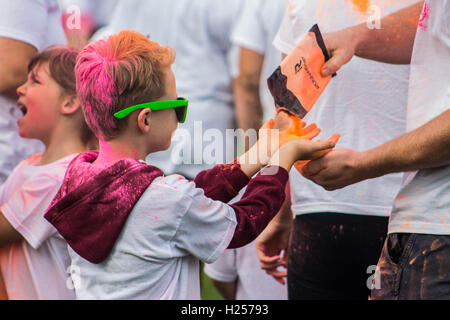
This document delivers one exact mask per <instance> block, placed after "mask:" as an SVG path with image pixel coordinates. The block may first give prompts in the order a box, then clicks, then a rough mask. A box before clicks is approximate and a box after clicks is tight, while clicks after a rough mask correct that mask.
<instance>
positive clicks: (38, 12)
mask: <svg viewBox="0 0 450 320" xmlns="http://www.w3.org/2000/svg"><path fill="white" fill-rule="evenodd" d="M47 24H48V11H47V2H46V0H14V1H11V0H0V37H5V38H11V39H14V40H18V41H22V42H25V43H28V44H30V45H32V46H34V47H35V48H36V49H37V50H38V51H40V50H42V49H44V46H45V40H46V36H47V30H48V25H47Z"/></svg>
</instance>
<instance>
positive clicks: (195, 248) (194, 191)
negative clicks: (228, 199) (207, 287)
mask: <svg viewBox="0 0 450 320" xmlns="http://www.w3.org/2000/svg"><path fill="white" fill-rule="evenodd" d="M176 188H177V192H179V193H181V195H182V198H181V199H182V200H181V201H182V202H183V206H182V207H183V208H184V210H185V212H184V213H183V216H182V217H181V219H180V223H179V225H178V227H177V229H176V232H175V235H174V237H173V239H172V240H171V242H170V246H171V250H172V251H173V255H174V256H179V255H182V254H183V253H189V254H192V255H194V256H195V257H197V258H198V259H200V260H201V261H203V262H205V263H212V262H214V261H215V260H217V258H218V257H219V256H220V255H221V254H222V253H223V251H224V250H225V249H226V248H227V247H228V245H229V243H230V241H231V239H232V238H233V235H234V230H235V228H236V215H235V213H234V210H233V208H231V207H230V206H229V205H227V204H225V203H223V202H220V201H214V200H212V199H210V198H207V197H206V196H205V194H204V192H203V190H202V189H199V188H196V187H195V184H194V183H192V182H188V181H187V180H184V181H181V182H180V183H179V184H178V185H177V186H176Z"/></svg>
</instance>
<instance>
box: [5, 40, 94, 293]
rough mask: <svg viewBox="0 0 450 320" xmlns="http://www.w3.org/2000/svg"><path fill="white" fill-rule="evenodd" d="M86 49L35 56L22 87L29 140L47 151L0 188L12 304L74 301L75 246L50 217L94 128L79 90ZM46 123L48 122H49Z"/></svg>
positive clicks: (23, 128) (23, 124) (21, 124)
mask: <svg viewBox="0 0 450 320" xmlns="http://www.w3.org/2000/svg"><path fill="white" fill-rule="evenodd" d="M77 54H78V51H76V50H73V49H67V48H50V49H46V50H44V51H43V52H42V53H40V54H38V55H37V56H35V57H34V58H33V59H32V61H31V63H30V67H29V68H30V73H29V76H28V80H27V82H26V83H25V84H23V85H22V86H20V87H19V88H18V89H17V93H18V95H19V100H18V107H16V108H18V109H19V111H21V112H22V114H23V116H22V117H21V118H20V119H19V120H18V122H17V123H18V128H19V134H20V136H21V137H23V138H27V139H38V140H40V141H42V143H44V145H45V146H46V148H45V151H44V152H43V153H42V154H36V155H34V156H32V157H30V158H28V159H27V160H24V161H22V162H21V163H20V164H19V165H18V166H17V167H16V168H15V169H14V171H13V172H12V174H11V175H10V176H9V177H8V179H7V180H6V182H5V183H4V184H3V185H2V186H1V187H0V269H1V272H2V276H3V280H4V284H5V287H6V292H7V295H8V298H9V299H14V300H35V299H39V300H44V299H74V298H75V292H74V290H73V287H71V281H70V275H69V273H68V271H69V270H68V267H69V265H70V257H69V252H68V250H67V243H66V242H65V241H64V239H63V238H62V237H61V236H60V235H59V234H58V232H57V231H56V229H55V228H54V227H53V226H52V225H51V224H50V223H48V222H47V221H46V220H45V219H44V213H45V211H46V209H47V208H48V206H49V205H50V203H51V201H52V199H53V197H54V196H55V195H56V193H57V192H58V189H59V188H60V186H61V183H62V181H63V179H64V175H65V173H66V169H67V167H68V165H69V163H70V162H71V161H72V160H73V158H74V157H75V155H76V154H78V153H80V152H82V151H84V150H85V149H86V148H85V146H86V144H87V143H88V142H89V137H90V130H89V129H88V128H87V125H86V124H85V122H84V117H83V114H82V111H81V107H80V103H79V101H78V99H77V95H76V89H75V71H74V66H75V61H76V57H77ZM43 119H45V121H42V120H43Z"/></svg>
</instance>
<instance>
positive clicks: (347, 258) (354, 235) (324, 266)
mask: <svg viewBox="0 0 450 320" xmlns="http://www.w3.org/2000/svg"><path fill="white" fill-rule="evenodd" d="M388 220H389V218H388V217H375V216H362V215H351V214H342V213H313V214H306V215H299V216H297V217H296V219H295V220H294V227H293V231H292V234H291V239H290V244H289V250H288V297H289V299H290V300H304V299H307V300H325V299H333V300H335V299H339V300H340V299H353V300H356V299H358V300H359V299H363V300H367V299H368V297H369V295H370V286H371V277H373V276H374V273H375V268H376V264H377V261H378V259H379V257H380V253H381V250H382V248H383V243H384V240H385V237H386V235H387V226H388Z"/></svg>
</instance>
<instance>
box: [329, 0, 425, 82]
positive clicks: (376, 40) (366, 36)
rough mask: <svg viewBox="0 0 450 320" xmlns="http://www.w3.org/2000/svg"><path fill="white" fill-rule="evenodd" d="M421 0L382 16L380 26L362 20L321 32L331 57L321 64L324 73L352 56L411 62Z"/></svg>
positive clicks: (388, 61) (341, 64)
mask: <svg viewBox="0 0 450 320" xmlns="http://www.w3.org/2000/svg"><path fill="white" fill-rule="evenodd" d="M422 8H423V1H419V2H417V3H416V4H414V5H411V6H409V7H407V8H405V9H402V10H399V11H397V12H394V13H393V14H391V15H389V16H387V17H385V18H383V19H381V28H380V29H369V28H368V27H367V24H365V23H363V24H360V25H357V26H354V27H351V28H347V29H344V30H341V31H337V32H333V33H329V34H326V35H324V40H325V44H326V46H327V49H328V51H329V52H330V55H331V59H330V60H329V61H328V62H327V63H326V64H325V65H324V67H323V69H322V73H323V75H324V76H328V75H330V74H333V73H335V72H336V71H337V70H339V68H341V67H342V66H343V65H344V64H346V63H347V62H349V61H350V60H351V58H352V57H353V56H354V55H357V56H359V57H361V58H366V59H371V60H375V61H380V62H385V63H392V64H409V63H410V62H411V56H412V50H413V46H414V39H415V36H416V32H417V26H418V23H419V17H420V13H421V11H422Z"/></svg>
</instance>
